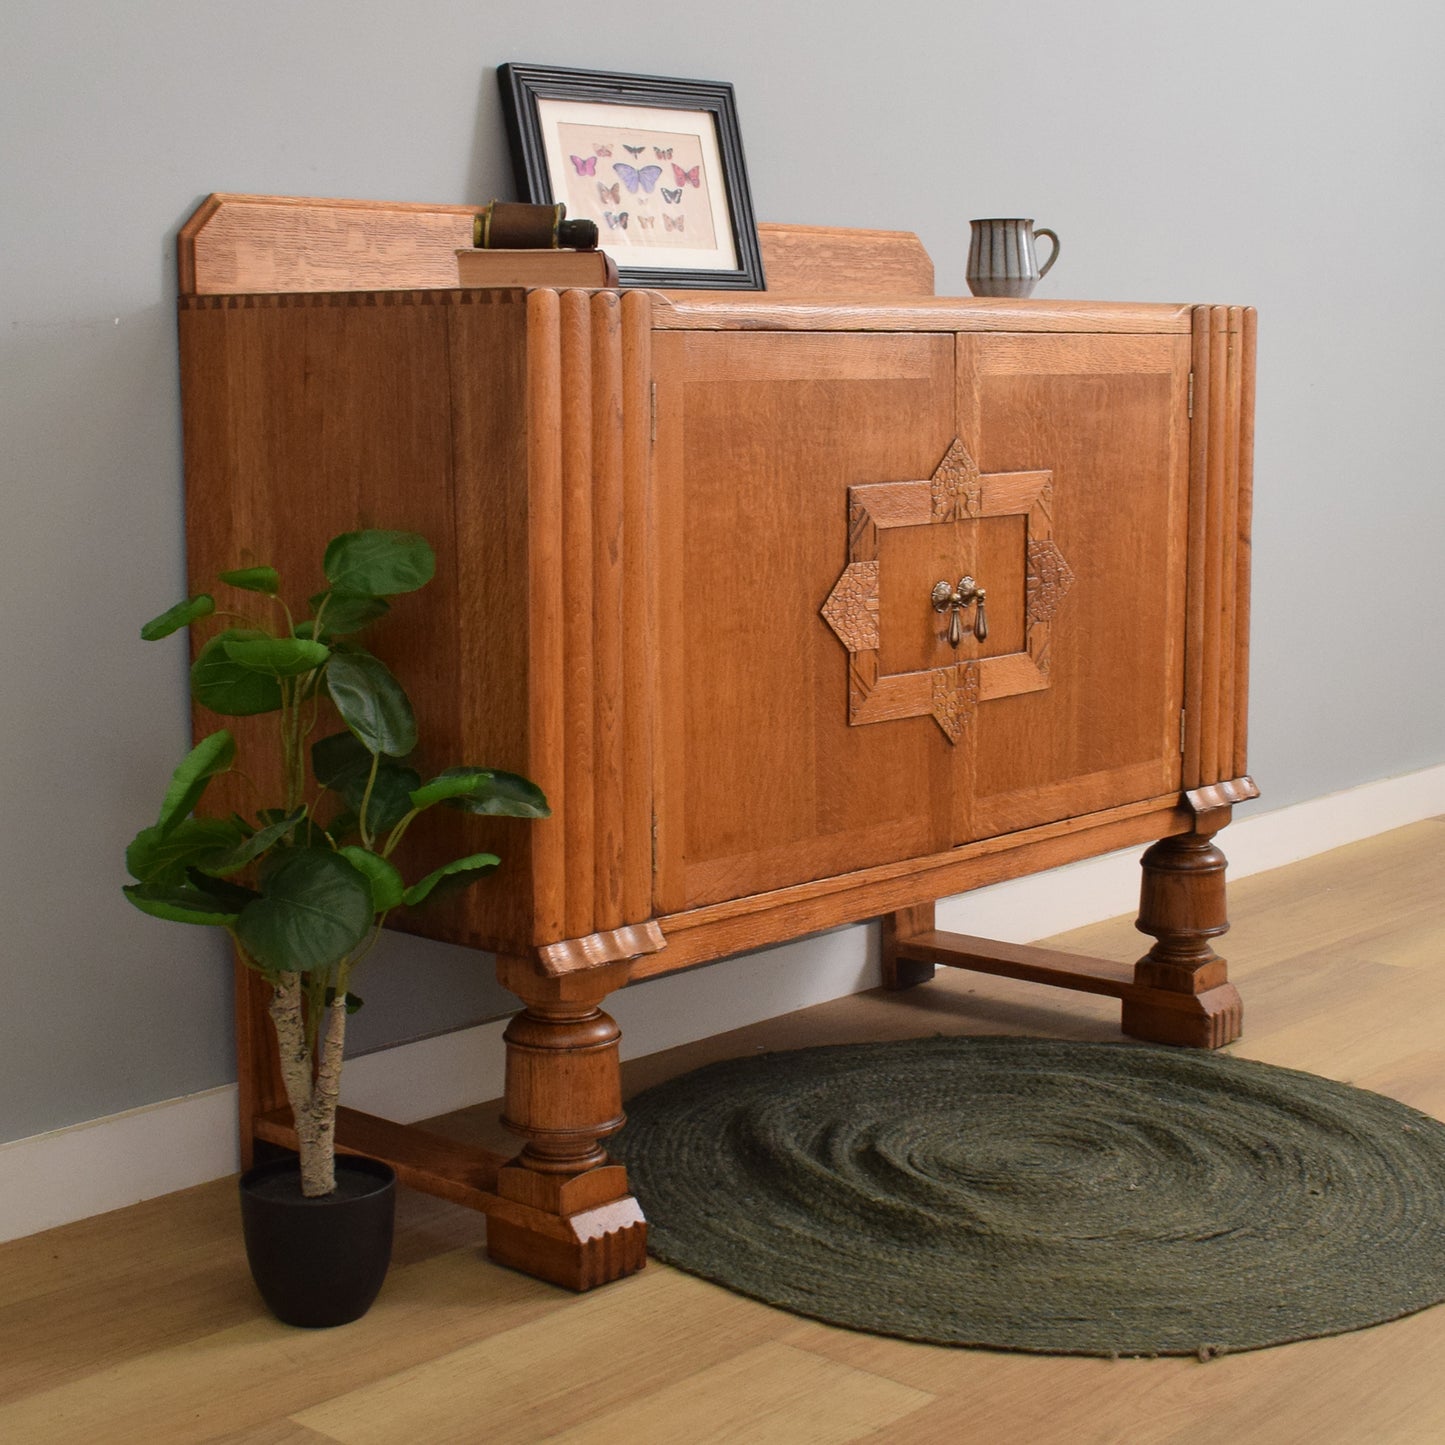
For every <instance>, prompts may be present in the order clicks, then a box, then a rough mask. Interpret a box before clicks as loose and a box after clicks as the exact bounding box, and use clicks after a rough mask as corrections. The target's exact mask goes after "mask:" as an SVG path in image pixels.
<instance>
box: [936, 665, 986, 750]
mask: <svg viewBox="0 0 1445 1445" xmlns="http://www.w3.org/2000/svg"><path fill="white" fill-rule="evenodd" d="M977 710H978V663H976V662H959V663H955V664H954V665H953V666H952V667H935V668H934V669H933V720H934V722H936V723H937V724H938V725H939V727H941V728H942V729H943V733H944V736H945V737H946V738H947V739H948V740H949V742H951V743H957V742H958V740H959V739H960V738H961V737H962V736H963V730H964V728H966V727H967V726H968V724H969V722H970V720H971V719H972V718H973V715H974V713H975V712H976V711H977Z"/></svg>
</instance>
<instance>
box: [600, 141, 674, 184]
mask: <svg viewBox="0 0 1445 1445" xmlns="http://www.w3.org/2000/svg"><path fill="white" fill-rule="evenodd" d="M628 149H629V150H630V149H631V147H630V146H629V147H628ZM612 169H613V170H614V171H616V172H617V174H618V175H619V176H621V177H622V182H623V184H624V185H625V186H626V187H627V189H628V192H629V193H631V192H634V191H636V190H637V188H638V186H641V187H642V189H643V190H644V191H645V192H647V193H648V194H649V195H651V193H652V188H653V186H655V185H656V184H657V178H658V176H660V175H661V174H662V167H661V166H643V168H642V169H641V170H640V171H638V170H634V169H633V168H632V167H631V166H629V165H628V164H627V163H626V162H625V161H613V163H612Z"/></svg>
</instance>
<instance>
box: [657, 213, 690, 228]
mask: <svg viewBox="0 0 1445 1445" xmlns="http://www.w3.org/2000/svg"><path fill="white" fill-rule="evenodd" d="M662 219H663V222H664V224H665V225H666V227H667V229H668V230H669V231H680V230H682V228H683V223H684V222H685V221H686V220H687V217H686V216H679V217H678V218H677V219H676V220H673V218H672V217H671V216H664V217H663V218H662Z"/></svg>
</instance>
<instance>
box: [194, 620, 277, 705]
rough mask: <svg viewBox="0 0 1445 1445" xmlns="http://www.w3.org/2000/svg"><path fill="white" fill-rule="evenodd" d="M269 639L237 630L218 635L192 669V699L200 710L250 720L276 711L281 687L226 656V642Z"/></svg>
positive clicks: (259, 633)
mask: <svg viewBox="0 0 1445 1445" xmlns="http://www.w3.org/2000/svg"><path fill="white" fill-rule="evenodd" d="M268 635H269V634H267V633H265V632H256V631H250V630H246V629H240V628H233V629H231V630H229V631H226V632H218V633H217V634H216V636H214V637H213V638H212V639H211V640H210V641H209V642H208V643H207V644H206V645H205V646H204V647H203V648H202V649H201V651H200V654H199V656H197V658H196V660H195V662H194V663H193V664H192V665H191V696H192V697H193V698H195V700H196V701H197V702H198V703H200V704H201V706H202V707H208V708H210V710H211V711H212V712H218V713H220V714H221V715H222V716H223V717H250V716H252V715H253V714H255V713H262V712H277V711H279V709H280V707H281V684H280V683H279V682H277V680H276V679H275V678H274V677H270V676H268V675H267V674H266V673H264V672H255V671H253V670H252V669H251V668H249V667H242V666H241V664H240V663H238V662H234V661H232V659H231V658H230V657H228V656H227V655H226V644H227V642H235V641H237V640H238V639H244V638H262V637H267V636H268Z"/></svg>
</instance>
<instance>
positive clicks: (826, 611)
mask: <svg viewBox="0 0 1445 1445" xmlns="http://www.w3.org/2000/svg"><path fill="white" fill-rule="evenodd" d="M815 595H816V594H815ZM822 613H823V618H824V620H825V621H826V622H827V624H828V626H829V627H831V628H832V629H833V631H834V632H836V633H837V634H838V640H839V641H840V642H841V643H842V644H843V646H844V647H846V648H847V649H848V651H849V652H868V651H871V650H872V649H874V648H876V647H877V646H878V643H879V635H878V563H877V561H876V560H874V561H871V562H850V563H849V564H848V565H847V566H846V567H845V568H844V569H843V572H842V575H841V576H840V577H839V578H838V580H837V582H836V583H834V585H833V590H832V591H831V592H830V593H829V594H828V600H827V601H826V602H824V603H823V607H822Z"/></svg>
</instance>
